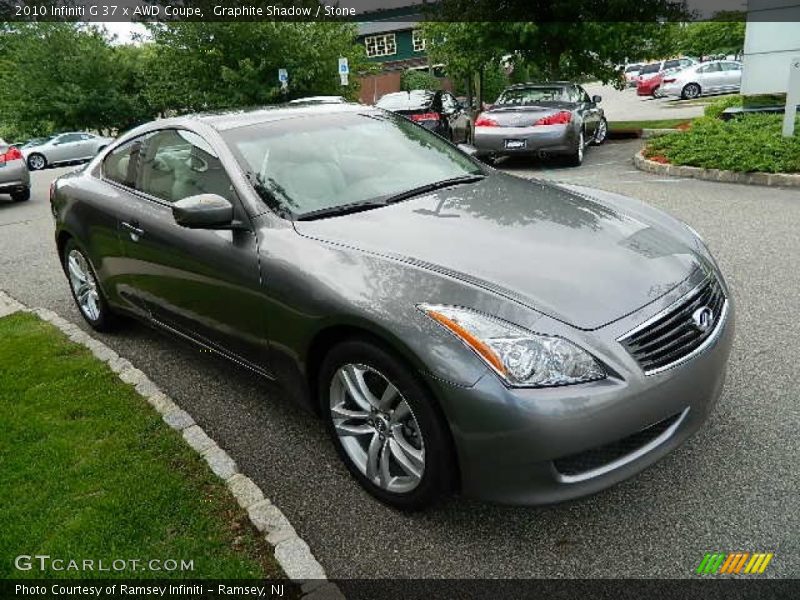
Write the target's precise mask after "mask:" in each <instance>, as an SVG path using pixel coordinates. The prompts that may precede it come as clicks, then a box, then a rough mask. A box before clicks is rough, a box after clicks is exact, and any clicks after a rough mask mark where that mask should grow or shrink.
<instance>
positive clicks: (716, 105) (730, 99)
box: [703, 96, 742, 119]
mask: <svg viewBox="0 0 800 600" xmlns="http://www.w3.org/2000/svg"><path fill="white" fill-rule="evenodd" d="M741 105H742V97H741V96H727V97H725V98H720V99H719V100H716V101H715V102H712V103H711V104H709V105H708V106H706V108H705V110H704V111H703V114H705V116H707V117H711V118H712V119H719V117H720V115H721V114H722V113H723V112H724V111H725V109H726V108H730V107H732V106H741Z"/></svg>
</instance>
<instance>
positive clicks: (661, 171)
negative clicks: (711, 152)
mask: <svg viewBox="0 0 800 600" xmlns="http://www.w3.org/2000/svg"><path fill="white" fill-rule="evenodd" d="M633 164H634V166H635V167H636V168H637V169H639V170H640V171H646V172H647V173H654V174H656V175H670V176H672V177H691V178H694V179H704V180H706V181H717V182H721V183H743V184H746V185H767V186H772V187H800V174H798V175H793V174H790V173H742V172H739V171H724V170H722V169H703V168H700V167H686V166H681V165H665V164H662V163H659V162H656V161H654V160H649V159H647V158H645V157H644V151H643V150H642V151H639V152H637V153H636V154H635V155H634V157H633Z"/></svg>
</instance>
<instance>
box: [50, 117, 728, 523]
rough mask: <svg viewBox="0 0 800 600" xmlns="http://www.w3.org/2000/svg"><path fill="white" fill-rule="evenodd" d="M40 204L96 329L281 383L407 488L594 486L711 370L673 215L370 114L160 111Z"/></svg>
mask: <svg viewBox="0 0 800 600" xmlns="http://www.w3.org/2000/svg"><path fill="white" fill-rule="evenodd" d="M51 202H52V209H53V213H54V215H55V219H56V243H57V246H58V253H59V255H60V257H61V260H62V263H63V266H64V272H65V274H66V276H67V278H68V280H69V284H70V286H71V289H72V292H73V295H74V297H75V300H76V302H77V304H78V306H79V308H80V310H81V312H82V314H83V316H84V317H85V318H86V320H87V321H88V322H89V323H90V324H91V325H92V326H93V327H95V328H97V329H106V328H109V327H111V326H112V325H113V324H114V322H115V320H116V318H117V317H118V316H119V315H123V314H125V315H133V316H135V317H138V318H140V319H143V320H145V321H149V322H151V323H153V324H155V325H157V326H159V327H161V328H163V329H166V330H168V331H170V332H173V333H175V334H178V335H179V336H181V337H183V338H186V339H188V340H191V341H192V342H194V343H196V344H199V345H200V346H203V347H205V348H206V349H210V350H213V351H215V352H218V353H219V354H221V355H223V356H225V357H227V358H229V359H231V360H233V361H235V362H237V363H239V364H241V365H244V366H246V367H248V368H250V369H252V370H254V371H256V372H258V373H261V374H263V375H264V376H265V377H269V378H273V379H276V380H278V381H279V382H281V383H282V384H283V385H284V386H285V388H286V390H287V392H288V393H289V394H291V395H292V396H293V397H295V398H296V399H297V401H298V402H300V403H302V404H304V405H306V406H307V407H309V408H310V409H312V410H313V411H316V412H318V413H319V414H321V416H322V418H323V419H324V420H325V422H326V423H327V425H328V427H329V429H330V432H331V436H332V439H333V441H334V444H335V446H336V448H337V450H338V452H339V453H340V455H341V457H342V460H344V462H345V464H346V465H347V467H348V469H349V470H350V471H351V472H352V474H353V476H354V477H355V478H356V479H357V480H358V481H359V482H360V483H361V485H363V486H364V487H365V488H366V489H367V490H368V491H369V492H370V493H372V494H374V495H375V496H377V497H378V498H380V499H381V500H383V501H384V502H387V503H389V504H392V505H395V506H398V507H401V508H408V509H411V508H418V507H421V506H424V505H425V504H427V503H429V502H431V501H432V500H434V499H435V498H436V497H437V496H439V495H440V494H442V493H443V492H446V491H447V490H450V489H453V488H454V487H457V488H458V489H460V490H462V491H463V492H464V493H465V494H469V495H472V496H477V497H480V498H484V499H488V500H493V501H500V502H508V503H518V504H534V503H544V502H554V501H560V500H565V499H568V498H573V497H576V496H580V495H583V494H588V493H591V492H595V491H597V490H600V489H602V488H605V487H607V486H609V485H612V484H614V483H616V482H618V481H620V480H622V479H625V478H626V477H629V476H631V475H633V474H634V473H637V472H638V471H641V470H642V469H643V468H645V467H647V466H648V465H650V464H652V463H653V462H655V461H656V460H658V459H659V458H661V457H663V456H664V455H665V454H666V453H668V452H669V451H671V450H672V449H674V448H675V447H676V446H678V445H679V444H681V443H682V442H683V441H684V440H686V439H687V437H689V436H690V435H691V434H692V433H693V432H695V431H696V430H697V429H698V428H699V427H700V426H701V425H702V423H703V422H704V420H705V419H706V417H707V415H708V413H709V411H710V410H711V408H712V406H713V404H714V402H715V401H716V399H717V397H718V396H719V394H720V390H721V388H722V383H723V379H724V373H725V366H726V363H727V360H728V354H729V350H730V346H731V338H732V336H733V306H732V303H731V298H730V295H729V292H728V290H727V288H726V285H725V282H724V280H723V278H722V276H721V274H720V272H719V270H718V268H717V266H716V264H715V262H714V259H713V258H712V257H711V255H710V254H709V252H708V250H707V248H706V247H705V245H704V244H703V242H702V241H701V240H700V239H699V238H698V237H697V235H696V234H695V233H694V232H693V231H692V230H691V229H690V228H689V227H687V226H686V225H684V224H683V223H681V222H679V221H677V220H675V219H673V218H671V217H669V216H667V215H666V214H664V213H661V212H659V211H657V210H654V209H652V208H650V207H648V206H646V205H644V204H642V203H640V202H637V201H635V200H631V199H629V198H625V197H622V196H618V195H615V194H610V193H605V192H597V191H592V190H588V189H585V188H578V187H564V186H557V185H553V184H549V183H545V182H542V181H525V180H522V179H519V178H516V177H512V176H509V175H505V174H502V173H500V172H497V171H495V170H494V169H491V168H489V167H486V166H482V165H481V164H480V163H478V162H477V161H475V160H474V159H473V158H471V157H470V156H468V155H467V154H465V153H463V152H462V151H461V150H459V149H457V148H456V147H455V146H453V145H451V144H450V143H449V142H447V141H445V140H443V139H441V138H440V137H438V136H436V135H434V134H432V133H430V132H429V131H427V130H426V129H424V128H423V127H420V126H418V125H417V124H415V123H413V122H411V121H409V120H408V119H404V118H402V117H399V116H397V115H394V114H392V113H388V112H384V111H381V110H379V109H374V108H369V107H364V106H356V105H348V104H339V105H333V104H330V105H304V106H297V107H282V108H275V109H266V110H258V111H253V112H237V113H227V114H216V115H202V116H197V117H183V118H177V119H165V120H161V121H157V122H153V123H150V124H148V125H144V126H142V127H139V128H137V129H135V130H133V131H131V132H129V133H128V134H126V135H124V136H122V137H121V138H120V139H119V140H117V141H116V142H115V143H114V144H113V145H112V146H110V147H109V148H108V149H106V151H104V152H102V153H101V154H100V155H99V156H97V157H96V158H95V159H94V160H93V161H92V162H91V163H90V164H89V165H88V167H87V168H85V169H83V170H82V171H80V172H76V173H73V174H70V175H66V176H64V177H61V178H60V179H58V180H57V182H56V183H55V184H54V186H53V188H52V190H51Z"/></svg>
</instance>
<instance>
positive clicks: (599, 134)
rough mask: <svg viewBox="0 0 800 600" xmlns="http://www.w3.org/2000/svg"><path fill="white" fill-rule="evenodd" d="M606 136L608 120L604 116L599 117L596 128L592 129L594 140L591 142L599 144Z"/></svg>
mask: <svg viewBox="0 0 800 600" xmlns="http://www.w3.org/2000/svg"><path fill="white" fill-rule="evenodd" d="M607 137H608V121H606V120H605V118H602V119H600V122H599V123H598V124H597V129H595V130H594V141H593V142H592V143H593V144H594V145H595V146H599V145H600V144H602V143H603V142H605V141H606V138H607Z"/></svg>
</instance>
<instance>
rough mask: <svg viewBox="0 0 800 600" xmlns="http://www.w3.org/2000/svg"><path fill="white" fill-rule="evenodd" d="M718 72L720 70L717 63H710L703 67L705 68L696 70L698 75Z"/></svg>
mask: <svg viewBox="0 0 800 600" xmlns="http://www.w3.org/2000/svg"><path fill="white" fill-rule="evenodd" d="M720 70H721V68H720V66H719V63H711V64H709V65H705V66H702V67H700V68H699V69H697V72H698V73H716V72H718V71H720Z"/></svg>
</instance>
